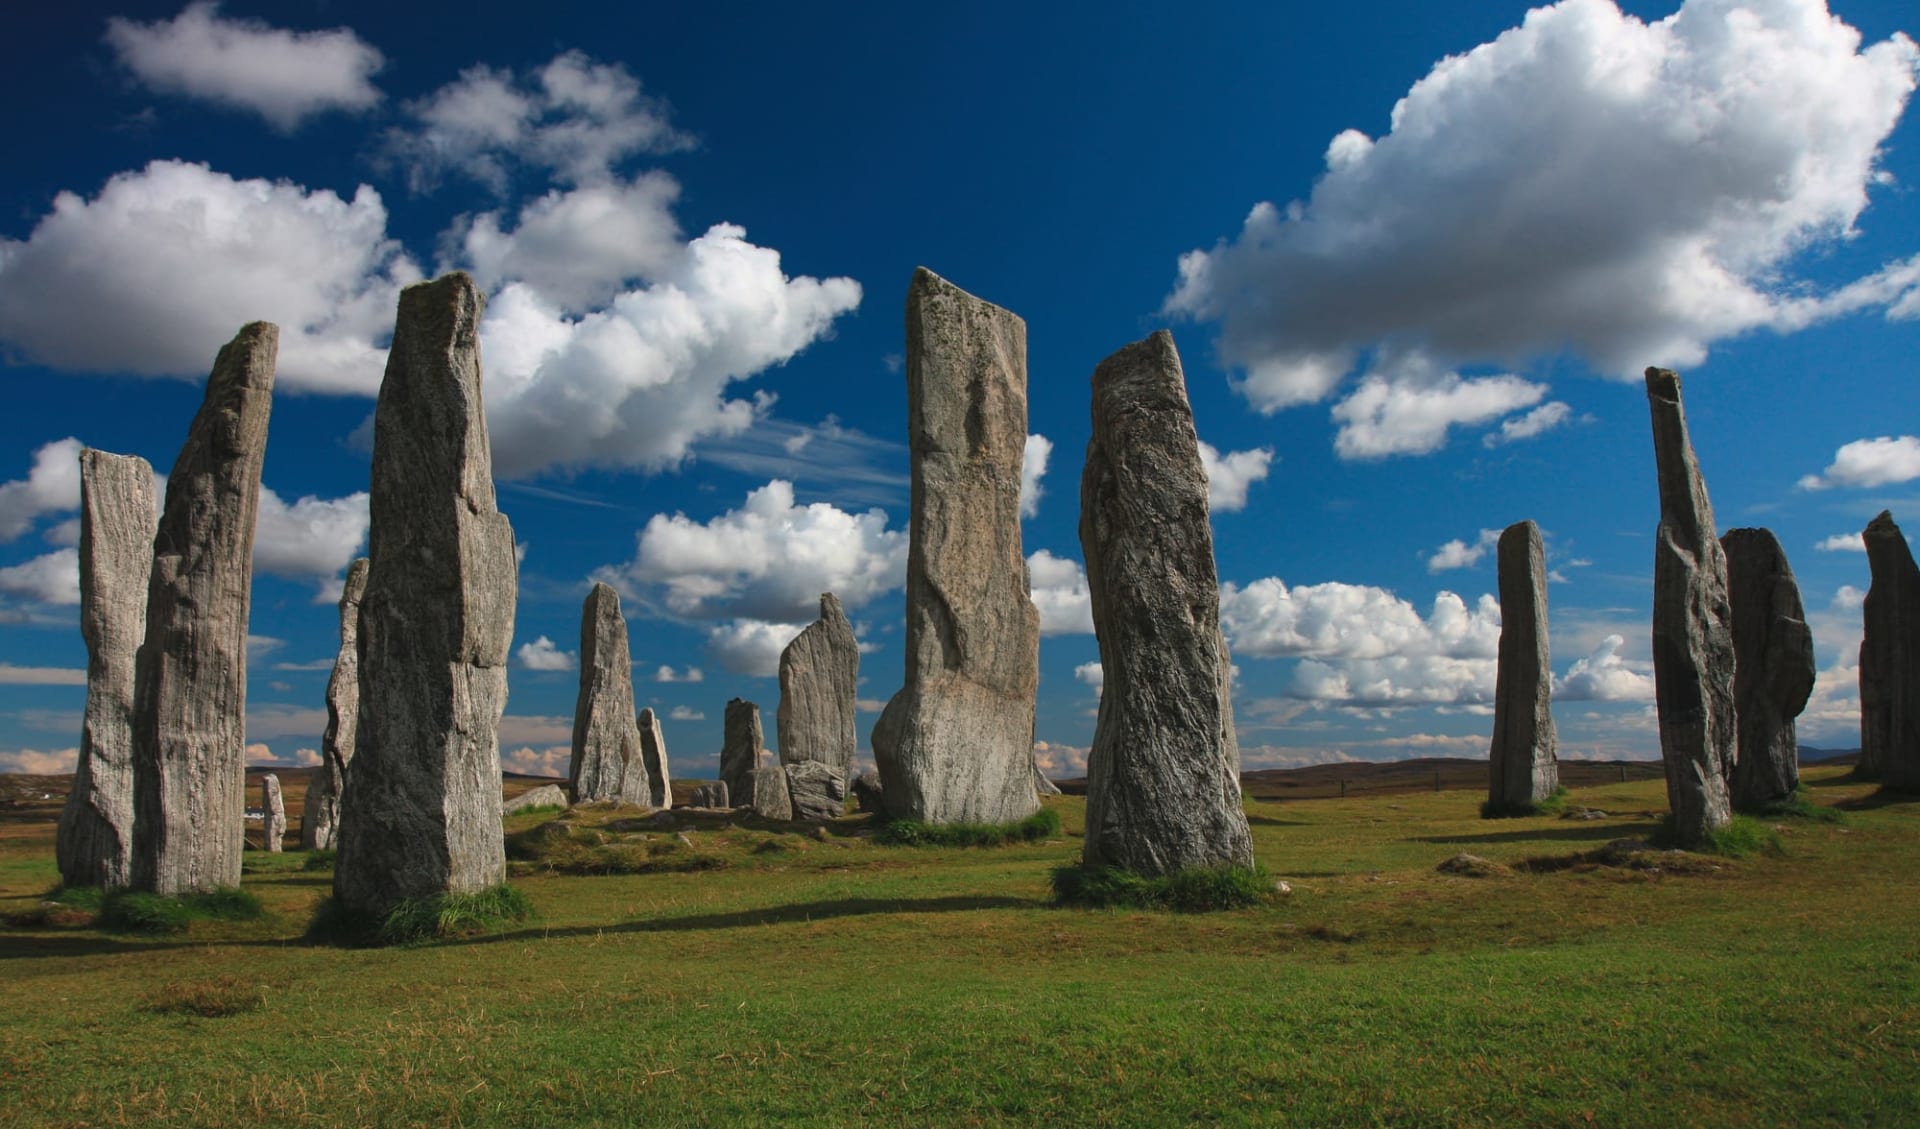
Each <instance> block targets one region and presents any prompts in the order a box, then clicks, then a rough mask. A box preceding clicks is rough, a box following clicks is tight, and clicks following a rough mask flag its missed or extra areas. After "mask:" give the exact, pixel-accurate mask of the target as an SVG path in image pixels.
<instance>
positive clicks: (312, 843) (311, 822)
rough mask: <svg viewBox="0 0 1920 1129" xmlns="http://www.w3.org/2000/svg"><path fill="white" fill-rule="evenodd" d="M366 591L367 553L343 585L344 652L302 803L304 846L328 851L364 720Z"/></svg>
mask: <svg viewBox="0 0 1920 1129" xmlns="http://www.w3.org/2000/svg"><path fill="white" fill-rule="evenodd" d="M366 591H367V558H365V557H361V558H360V559H359V560H357V561H354V562H353V564H352V565H351V566H350V567H349V568H348V569H347V580H346V583H345V584H344V585H343V586H342V587H341V589H340V653H339V654H338V655H336V656H335V657H334V660H333V675H332V677H330V678H328V679H327V731H326V734H325V736H323V737H321V739H320V767H319V768H318V769H316V770H315V772H314V774H313V783H312V784H311V785H309V786H308V787H307V800H306V804H305V806H303V807H302V808H301V809H300V849H301V850H303V851H330V850H332V849H333V841H334V837H335V836H336V835H337V834H338V833H339V830H340V796H341V794H342V793H343V792H345V791H346V787H347V766H348V765H350V764H352V763H353V735H354V732H355V731H356V730H357V729H358V728H359V726H360V597H361V596H363V595H365V593H366Z"/></svg>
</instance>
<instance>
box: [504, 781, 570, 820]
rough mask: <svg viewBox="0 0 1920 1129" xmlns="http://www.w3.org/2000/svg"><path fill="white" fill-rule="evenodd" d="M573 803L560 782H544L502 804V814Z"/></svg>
mask: <svg viewBox="0 0 1920 1129" xmlns="http://www.w3.org/2000/svg"><path fill="white" fill-rule="evenodd" d="M571 806H572V805H571V804H569V803H568V802H567V790H566V789H565V788H562V787H561V786H560V785H558V784H542V785H540V786H539V787H538V788H529V789H527V790H526V791H524V792H522V793H520V794H519V795H518V796H515V797H514V798H513V799H511V800H508V801H506V802H505V803H503V804H501V805H500V813H501V814H502V815H512V814H513V813H514V812H517V811H525V810H527V809H528V808H565V807H571Z"/></svg>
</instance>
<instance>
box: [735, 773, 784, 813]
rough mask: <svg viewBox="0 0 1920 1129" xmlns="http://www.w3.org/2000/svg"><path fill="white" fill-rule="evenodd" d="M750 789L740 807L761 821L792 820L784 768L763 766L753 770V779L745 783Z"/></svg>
mask: <svg viewBox="0 0 1920 1129" xmlns="http://www.w3.org/2000/svg"><path fill="white" fill-rule="evenodd" d="M747 787H748V789H750V790H749V791H748V792H747V794H746V796H745V797H742V798H743V799H746V800H747V802H746V803H745V804H743V805H741V806H743V807H750V808H752V809H753V814H755V815H757V816H759V817H760V818H761V819H792V818H793V798H792V797H791V796H790V795H789V794H788V792H787V770H786V766H784V765H778V764H770V765H765V766H763V767H761V768H756V769H754V770H753V779H752V780H750V781H748V783H747Z"/></svg>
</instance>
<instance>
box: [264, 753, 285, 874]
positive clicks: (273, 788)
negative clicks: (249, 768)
mask: <svg viewBox="0 0 1920 1129" xmlns="http://www.w3.org/2000/svg"><path fill="white" fill-rule="evenodd" d="M260 810H261V811H262V812H264V813H266V819H265V820H264V821H263V823H264V827H263V830H262V837H263V838H264V840H265V842H266V847H267V850H269V851H271V852H272V853H274V854H279V853H280V852H281V851H283V850H285V849H286V841H287V800H286V796H285V794H284V793H282V792H281V791H280V778H279V777H278V776H276V775H274V774H273V773H271V772H269V773H267V774H266V775H265V776H262V777H261V778H260Z"/></svg>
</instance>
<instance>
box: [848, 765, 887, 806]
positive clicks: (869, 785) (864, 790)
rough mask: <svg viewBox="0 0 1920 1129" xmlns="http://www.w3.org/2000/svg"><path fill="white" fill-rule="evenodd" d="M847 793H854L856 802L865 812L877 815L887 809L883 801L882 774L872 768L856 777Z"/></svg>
mask: <svg viewBox="0 0 1920 1129" xmlns="http://www.w3.org/2000/svg"><path fill="white" fill-rule="evenodd" d="M847 791H848V792H850V793H852V795H853V799H854V802H855V803H857V804H858V805H859V807H860V810H861V811H863V812H871V813H874V814H876V815H877V814H879V813H880V812H881V811H883V810H884V809H885V804H884V802H883V801H882V799H881V787H880V774H879V773H878V772H875V771H874V770H873V769H871V768H870V769H868V770H866V771H865V772H863V773H861V774H860V775H858V776H856V777H854V778H853V782H852V783H851V784H849V785H848V786H847Z"/></svg>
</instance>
